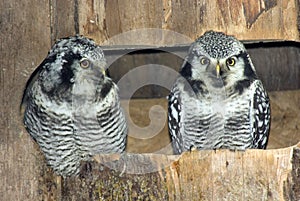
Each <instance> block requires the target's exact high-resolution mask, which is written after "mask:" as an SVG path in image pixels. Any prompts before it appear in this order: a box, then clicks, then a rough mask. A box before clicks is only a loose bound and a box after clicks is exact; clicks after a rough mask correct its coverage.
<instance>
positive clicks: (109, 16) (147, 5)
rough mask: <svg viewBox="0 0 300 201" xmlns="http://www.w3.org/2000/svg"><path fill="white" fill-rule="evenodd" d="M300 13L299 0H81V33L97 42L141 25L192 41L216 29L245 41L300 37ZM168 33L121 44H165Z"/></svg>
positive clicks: (124, 40)
mask: <svg viewBox="0 0 300 201" xmlns="http://www.w3.org/2000/svg"><path fill="white" fill-rule="evenodd" d="M298 13H299V9H298V2H297V0H293V1H290V0H281V1H279V0H260V1H256V0H237V1H223V0H214V1H203V0H196V1H191V0H190V1H178V0H163V1H159V0H155V1H143V0H138V1H134V0H123V1H117V0H112V1H82V0H80V1H78V16H79V17H78V26H79V32H80V34H83V35H87V36H90V37H92V38H94V39H95V40H96V41H97V42H98V43H104V42H105V41H106V40H108V39H110V40H111V38H112V37H114V36H117V35H119V34H124V33H125V32H127V31H132V30H136V29H141V28H144V29H149V28H157V29H161V30H163V31H166V32H167V31H172V32H174V33H180V34H183V35H184V36H186V37H188V38H190V39H192V40H194V39H195V38H197V37H198V36H200V35H202V34H203V33H204V32H205V31H207V30H211V29H213V30H217V31H223V32H225V33H227V34H231V35H235V36H236V37H238V38H239V39H243V40H296V41H298V40H299V29H298V20H297V17H298ZM166 32H164V33H161V35H160V34H157V33H151V31H148V32H145V33H143V34H141V33H138V34H136V35H135V36H136V37H127V38H126V37H125V36H124V37H125V38H123V41H122V44H123V43H127V44H149V43H150V42H151V44H152V45H159V44H160V45H161V44H166V43H167V41H169V40H170V38H172V37H168V34H169V33H166ZM173 36H174V35H173ZM176 42H177V43H179V41H173V44H176ZM119 44H120V41H119Z"/></svg>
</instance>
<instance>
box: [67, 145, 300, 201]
mask: <svg viewBox="0 0 300 201" xmlns="http://www.w3.org/2000/svg"><path fill="white" fill-rule="evenodd" d="M299 150H300V144H298V146H295V147H289V148H284V149H276V150H267V151H264V150H247V151H245V152H232V151H229V150H218V151H193V152H186V153H184V154H182V155H181V156H179V157H175V156H167V155H155V154H144V155H136V154H125V155H98V156H95V162H92V163H85V164H83V166H82V167H83V168H82V171H81V176H80V177H79V178H68V179H66V180H64V181H63V187H62V188H63V189H65V191H64V192H65V193H64V200H78V199H79V200H214V201H215V200H217V201H218V200H272V201H277V200H298V199H299V198H300V195H299V183H298V181H299V179H300V175H299V171H298V168H299V164H300V158H299ZM74 189H75V190H74ZM295 189H296V190H295Z"/></svg>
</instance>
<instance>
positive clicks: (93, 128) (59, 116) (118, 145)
mask: <svg viewBox="0 0 300 201" xmlns="http://www.w3.org/2000/svg"><path fill="white" fill-rule="evenodd" d="M105 69H106V60H105V57H104V54H103V50H102V49H101V47H100V46H97V45H96V44H95V42H94V41H93V40H91V39H88V38H85V37H83V36H73V37H69V38H63V39H60V40H58V41H57V42H56V43H55V44H54V45H53V46H52V49H51V50H50V51H49V53H48V56H47V57H46V58H45V59H44V61H43V62H42V63H41V64H40V66H39V67H38V68H37V70H36V71H35V72H34V73H33V75H32V76H31V78H30V80H29V81H28V83H27V87H26V90H25V93H24V96H23V101H22V102H23V105H25V108H24V109H25V112H24V124H25V127H26V129H27V131H28V132H29V134H30V135H31V136H32V138H33V139H34V140H35V141H36V142H37V144H38V145H39V147H40V149H41V150H42V151H43V153H44V155H45V158H46V160H47V163H48V164H49V165H50V166H51V167H52V168H53V169H54V171H55V172H56V173H57V174H59V175H62V176H64V177H66V176H72V175H76V174H78V173H79V167H80V162H81V161H82V160H90V158H91V156H93V155H94V154H99V153H122V152H123V151H124V150H125V146H126V136H127V126H126V120H125V116H124V114H123V111H122V110H121V108H120V103H119V97H118V87H117V85H116V84H115V83H114V82H113V81H112V80H111V79H110V78H109V77H107V76H106V74H105Z"/></svg>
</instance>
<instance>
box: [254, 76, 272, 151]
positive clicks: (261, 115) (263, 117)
mask: <svg viewBox="0 0 300 201" xmlns="http://www.w3.org/2000/svg"><path fill="white" fill-rule="evenodd" d="M251 88H252V91H253V99H252V107H251V116H252V137H253V148H258V149H265V148H266V146H267V143H268V137H269V131H270V123H271V112H270V100H269V97H268V94H267V92H266V91H265V89H264V87H263V85H262V82H261V81H260V80H256V81H254V82H253V83H252V86H251Z"/></svg>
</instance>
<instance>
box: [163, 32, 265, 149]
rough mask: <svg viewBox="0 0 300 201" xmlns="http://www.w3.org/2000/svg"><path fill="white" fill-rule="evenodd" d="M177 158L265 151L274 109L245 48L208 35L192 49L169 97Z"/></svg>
mask: <svg viewBox="0 0 300 201" xmlns="http://www.w3.org/2000/svg"><path fill="white" fill-rule="evenodd" d="M168 102H169V107H168V126H169V133H170V136H171V139H172V146H173V150H174V153H175V154H180V153H182V152H183V151H188V150H190V149H200V150H201V149H230V150H245V149H249V148H257V149H265V148H266V146H267V142H268V136H269V130H270V103H269V98H268V95H267V92H266V90H265V89H264V86H263V84H262V82H261V80H259V78H258V77H257V74H256V70H255V68H254V65H253V63H252V61H251V59H250V56H249V54H248V53H247V51H246V49H245V47H244V45H243V44H242V43H241V42H240V41H239V40H237V39H236V38H235V37H233V36H229V35H226V34H224V33H221V32H215V31H208V32H206V33H204V34H203V35H202V36H201V37H199V38H198V39H197V40H196V41H195V42H194V43H192V45H191V47H190V49H189V52H188V55H187V57H186V58H185V60H184V63H183V65H182V67H181V70H180V76H178V78H177V79H176V81H175V83H174V85H173V88H172V89H171V92H170V95H169V96H168Z"/></svg>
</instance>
